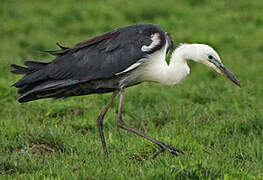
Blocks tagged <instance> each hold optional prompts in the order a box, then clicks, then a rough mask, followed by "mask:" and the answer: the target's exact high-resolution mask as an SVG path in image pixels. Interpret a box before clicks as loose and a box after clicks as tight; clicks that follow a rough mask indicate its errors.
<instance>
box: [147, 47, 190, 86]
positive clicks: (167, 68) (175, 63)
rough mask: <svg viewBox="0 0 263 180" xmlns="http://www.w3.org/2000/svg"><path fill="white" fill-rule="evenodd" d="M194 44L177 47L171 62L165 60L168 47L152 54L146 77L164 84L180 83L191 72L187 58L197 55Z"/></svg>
mask: <svg viewBox="0 0 263 180" xmlns="http://www.w3.org/2000/svg"><path fill="white" fill-rule="evenodd" d="M194 46H195V45H194V44H183V45H181V46H179V47H178V48H176V49H175V50H174V51H173V53H172V55H171V58H170V63H169V64H167V63H166V61H165V57H166V48H164V50H160V51H159V52H156V53H154V54H153V55H151V57H150V58H151V63H149V64H148V66H147V67H148V68H147V69H148V71H147V72H146V73H145V75H144V79H145V80H148V81H154V82H158V83H161V84H164V85H175V84H178V83H180V82H181V81H182V80H183V79H184V78H185V77H186V76H187V75H188V74H189V72H190V68H189V67H188V65H187V59H193V57H194V56H195V48H194Z"/></svg>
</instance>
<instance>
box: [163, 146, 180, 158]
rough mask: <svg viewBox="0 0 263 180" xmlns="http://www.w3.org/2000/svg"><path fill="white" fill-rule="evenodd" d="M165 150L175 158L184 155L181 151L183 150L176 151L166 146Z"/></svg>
mask: <svg viewBox="0 0 263 180" xmlns="http://www.w3.org/2000/svg"><path fill="white" fill-rule="evenodd" d="M165 150H167V151H169V152H170V153H172V154H173V155H175V156H179V155H182V154H184V151H183V150H181V149H177V148H175V147H173V146H168V145H166V147H165Z"/></svg>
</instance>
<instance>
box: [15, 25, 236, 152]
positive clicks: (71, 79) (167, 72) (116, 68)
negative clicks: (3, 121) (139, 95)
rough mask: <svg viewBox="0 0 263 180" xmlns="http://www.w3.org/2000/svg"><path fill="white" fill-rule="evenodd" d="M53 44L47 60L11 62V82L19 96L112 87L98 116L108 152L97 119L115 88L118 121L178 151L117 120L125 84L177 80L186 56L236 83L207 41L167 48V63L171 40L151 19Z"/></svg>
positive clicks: (84, 92) (39, 96)
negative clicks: (65, 44) (66, 43)
mask: <svg viewBox="0 0 263 180" xmlns="http://www.w3.org/2000/svg"><path fill="white" fill-rule="evenodd" d="M58 46H59V47H60V48H61V50H57V51H49V53H51V54H53V55H55V56H56V58H55V59H54V60H53V61H51V62H48V63H42V62H35V61H26V62H25V65H26V66H27V67H21V66H17V65H12V66H13V67H14V68H15V70H13V71H12V72H13V73H17V74H25V76H24V77H23V78H22V79H20V80H19V81H18V82H16V83H15V84H14V86H15V87H17V88H19V90H18V93H19V94H20V96H19V97H18V101H19V102H28V101H32V100H36V99H42V98H51V97H53V98H61V97H69V96H80V95H88V94H94V93H97V94H100V93H108V92H113V95H112V98H111V99H110V101H109V103H108V104H107V105H106V107H105V108H104V109H103V111H102V112H101V114H100V116H99V118H98V120H97V123H98V128H99V131H100V135H101V140H102V144H103V147H104V151H105V153H106V154H108V152H107V148H106V142H105V139H104V134H103V129H102V122H103V117H104V115H105V114H106V112H107V110H108V108H109V107H110V105H111V103H112V101H113V99H114V97H115V96H116V92H120V94H121V96H120V106H119V112H118V123H119V126H120V127H121V128H123V129H126V130H129V131H131V132H133V133H135V134H137V135H140V136H142V137H144V138H146V139H148V140H150V141H151V142H153V143H156V144H158V145H159V146H160V147H161V149H162V150H168V151H170V152H171V153H173V154H177V153H178V152H181V151H180V150H177V149H175V148H173V147H171V146H168V145H166V144H165V143H163V142H160V141H158V140H156V139H153V138H151V137H149V136H147V135H145V134H143V133H141V132H139V131H137V130H135V129H133V128H131V127H129V126H127V125H126V124H125V123H124V122H123V121H122V118H121V117H122V116H121V112H122V104H123V96H124V89H125V88H127V87H130V86H133V85H136V84H139V83H141V82H145V81H151V82H157V83H161V84H164V85H175V84H178V83H179V82H181V81H182V80H183V79H184V78H185V77H186V76H187V75H188V74H189V72H190V68H189V67H188V65H187V60H189V59H191V60H194V61H196V62H201V63H203V64H205V65H207V66H210V67H212V68H213V69H215V70H216V71H218V72H220V73H222V74H224V75H226V76H227V77H228V78H229V79H231V80H232V81H233V82H234V83H236V84H237V85H239V83H238V81H237V80H236V79H235V78H234V76H233V75H232V74H231V73H230V71H229V70H227V69H226V68H225V67H224V66H223V64H222V63H221V60H220V58H219V56H218V54H217V53H216V52H215V51H214V50H213V49H212V48H211V47H210V46H208V45H204V44H181V45H180V46H179V47H177V48H176V49H175V50H174V52H173V53H172V55H171V59H170V62H169V64H168V63H167V62H166V56H167V54H168V52H169V50H170V49H171V48H172V47H173V41H172V39H171V38H170V36H169V34H168V33H167V32H164V31H163V30H161V28H159V27H158V26H155V25H149V24H147V25H143V24H141V25H133V26H127V27H124V28H120V29H116V30H113V31H110V32H107V33H105V34H102V35H100V36H98V37H95V38H93V39H90V40H88V41H85V42H82V43H79V44H76V45H75V46H73V47H63V46H61V45H59V44H58Z"/></svg>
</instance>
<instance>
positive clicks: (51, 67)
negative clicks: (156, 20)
mask: <svg viewBox="0 0 263 180" xmlns="http://www.w3.org/2000/svg"><path fill="white" fill-rule="evenodd" d="M156 33H158V34H159V41H158V44H155V46H154V47H152V48H151V49H150V50H149V51H142V50H141V48H142V46H150V45H151V43H152V42H153V40H152V36H153V35H154V34H156ZM166 39H167V41H168V44H169V45H171V42H172V41H171V38H170V37H169V36H168V35H167V34H166V33H165V32H163V31H162V30H161V29H160V28H159V27H157V26H155V25H134V26H128V27H124V28H120V29H117V30H113V31H110V32H107V33H105V34H103V35H101V36H98V37H95V38H93V39H90V40H88V41H85V42H82V43H79V44H76V45H75V46H73V47H71V48H69V47H63V46H61V45H59V44H58V46H59V47H60V48H61V50H58V51H49V53H51V54H53V55H56V58H55V59H54V60H53V61H51V62H49V63H45V65H43V64H42V63H37V62H36V64H35V67H37V68H34V62H26V63H25V65H27V66H28V67H27V68H28V71H26V69H25V68H21V67H20V69H19V68H18V66H15V65H13V67H14V68H16V70H14V71H13V72H14V73H26V75H25V76H24V77H23V78H22V79H21V80H19V81H18V82H17V83H15V84H14V86H15V87H18V88H21V89H20V93H23V91H25V89H32V88H28V87H30V86H31V85H32V84H40V83H43V82H45V81H49V80H50V81H52V83H53V84H54V80H58V81H59V82H60V83H61V82H62V81H61V80H63V81H66V82H70V83H68V84H67V85H72V84H76V83H82V82H87V81H90V80H96V79H104V78H111V77H113V76H115V75H116V74H117V73H119V72H122V71H124V70H125V69H127V68H128V67H130V66H131V65H132V64H134V63H136V62H137V61H138V60H140V59H142V58H143V57H145V56H147V54H151V53H153V52H155V51H157V50H160V49H161V48H162V47H163V46H164V45H165V44H166ZM168 48H170V46H169V47H168ZM45 84H47V83H45ZM62 84H63V83H62ZM34 86H35V85H34Z"/></svg>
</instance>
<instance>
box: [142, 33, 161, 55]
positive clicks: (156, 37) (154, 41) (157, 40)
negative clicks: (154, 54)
mask: <svg viewBox="0 0 263 180" xmlns="http://www.w3.org/2000/svg"><path fill="white" fill-rule="evenodd" d="M151 40H152V43H151V44H150V45H149V46H146V45H144V46H142V48H141V50H142V52H149V51H151V50H152V49H153V48H155V47H156V46H158V45H159V44H160V42H161V39H160V34H159V33H155V34H152V35H151Z"/></svg>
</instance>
